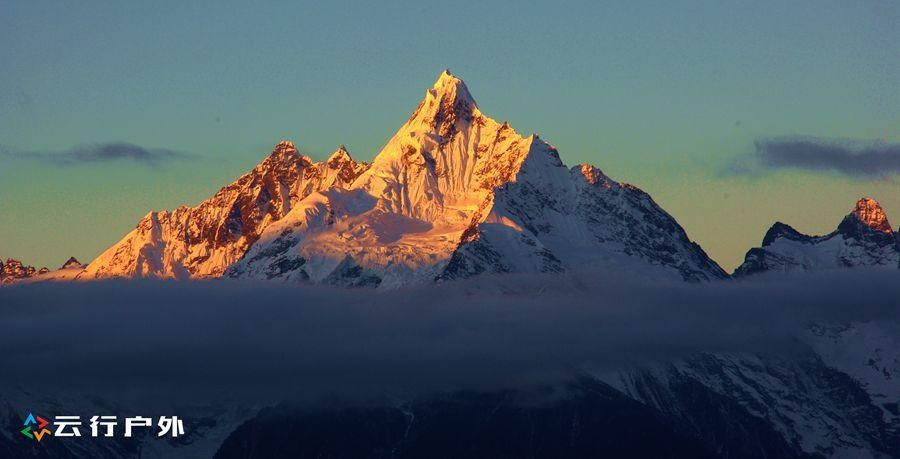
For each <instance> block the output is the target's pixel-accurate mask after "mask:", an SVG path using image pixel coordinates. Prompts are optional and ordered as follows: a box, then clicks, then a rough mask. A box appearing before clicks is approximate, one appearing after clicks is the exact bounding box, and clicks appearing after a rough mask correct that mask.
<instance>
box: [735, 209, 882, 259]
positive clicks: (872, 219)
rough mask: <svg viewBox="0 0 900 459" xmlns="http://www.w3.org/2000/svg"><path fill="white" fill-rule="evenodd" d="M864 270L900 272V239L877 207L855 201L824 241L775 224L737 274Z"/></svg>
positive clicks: (782, 224)
mask: <svg viewBox="0 0 900 459" xmlns="http://www.w3.org/2000/svg"><path fill="white" fill-rule="evenodd" d="M861 266H866V267H885V268H893V269H897V268H898V267H900V236H898V234H897V233H894V231H893V229H892V228H891V224H890V223H889V222H888V219H887V216H886V215H885V214H884V210H883V209H882V208H881V206H880V205H879V204H878V202H876V201H875V200H874V199H872V198H867V197H866V198H862V199H860V200H859V201H857V202H856V206H855V207H854V208H853V210H852V211H851V212H850V214H849V215H847V216H846V217H844V219H843V221H841V223H840V225H838V227H837V229H836V230H834V231H833V232H831V233H830V234H827V235H825V236H809V235H806V234H803V233H800V232H799V231H797V230H795V229H794V228H791V227H790V226H788V225H786V224H784V223H781V222H776V223H775V224H774V225H772V228H770V229H769V231H768V232H766V236H765V237H764V238H763V243H762V247H755V248H753V249H750V251H749V252H747V255H746V256H745V258H744V263H743V264H741V265H740V266H739V267H738V268H737V269H736V270H735V272H734V275H735V276H746V275H748V274H754V273H760V272H766V271H782V272H784V271H809V270H821V269H837V268H852V267H861Z"/></svg>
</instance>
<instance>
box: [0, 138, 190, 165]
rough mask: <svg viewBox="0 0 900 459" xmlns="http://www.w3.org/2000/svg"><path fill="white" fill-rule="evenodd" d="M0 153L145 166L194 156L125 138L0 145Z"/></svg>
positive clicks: (66, 162)
mask: <svg viewBox="0 0 900 459" xmlns="http://www.w3.org/2000/svg"><path fill="white" fill-rule="evenodd" d="M0 153H2V154H3V156H7V157H11V158H16V159H26V160H35V161H44V162H47V163H50V164H54V165H57V166H75V165H79V164H93V163H106V162H111V161H130V162H133V163H136V164H140V165H144V166H150V167H157V166H161V165H164V164H167V163H170V162H173V161H182V160H187V159H192V158H195V156H194V155H192V154H189V153H184V152H180V151H175V150H169V149H166V148H146V147H141V146H139V145H134V144H131V143H126V142H113V143H98V144H92V145H82V146H77V147H73V148H70V149H68V150H64V151H56V152H49V151H18V150H13V149H10V148H0Z"/></svg>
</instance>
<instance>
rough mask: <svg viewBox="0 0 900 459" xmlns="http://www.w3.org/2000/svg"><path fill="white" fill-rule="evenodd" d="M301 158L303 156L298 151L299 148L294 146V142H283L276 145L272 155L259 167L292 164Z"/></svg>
mask: <svg viewBox="0 0 900 459" xmlns="http://www.w3.org/2000/svg"><path fill="white" fill-rule="evenodd" d="M301 158H302V155H300V152H299V151H298V150H297V147H295V146H294V143H293V142H291V141H289V140H282V141H281V142H278V144H276V145H275V148H273V149H272V153H270V154H269V156H267V157H266V159H265V160H263V162H262V163H260V164H259V165H260V166H263V165H278V164H291V163H294V162H296V161H297V160H299V159H301Z"/></svg>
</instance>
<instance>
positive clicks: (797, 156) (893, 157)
mask: <svg viewBox="0 0 900 459" xmlns="http://www.w3.org/2000/svg"><path fill="white" fill-rule="evenodd" d="M778 169H804V170H809V171H828V172H837V173H840V174H844V175H847V176H851V177H867V178H881V177H886V176H890V175H893V174H896V173H898V172H900V144H896V143H888V142H880V141H862V140H838V139H825V138H820V137H779V138H771V139H761V140H758V141H756V142H755V143H754V150H753V151H752V152H751V153H749V154H747V155H744V156H741V157H739V158H737V159H736V160H735V161H732V162H731V163H730V164H729V165H728V166H727V167H726V170H727V171H728V172H730V173H735V174H751V175H752V174H760V173H764V172H768V171H773V170H778Z"/></svg>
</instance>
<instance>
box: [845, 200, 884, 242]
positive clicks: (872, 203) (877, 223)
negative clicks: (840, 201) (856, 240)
mask: <svg viewBox="0 0 900 459" xmlns="http://www.w3.org/2000/svg"><path fill="white" fill-rule="evenodd" d="M847 218H852V219H853V220H855V221H856V222H858V223H859V224H861V225H864V226H866V227H868V228H871V229H873V230H875V231H878V232H881V233H889V234H890V233H893V229H892V228H891V224H890V222H888V219H887V215H885V214H884V209H882V208H881V204H878V201H876V200H874V199H872V198H870V197H868V196H866V197H863V198H860V199H859V201H856V206H854V207H853V211H852V212H850V215H848V216H847Z"/></svg>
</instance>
